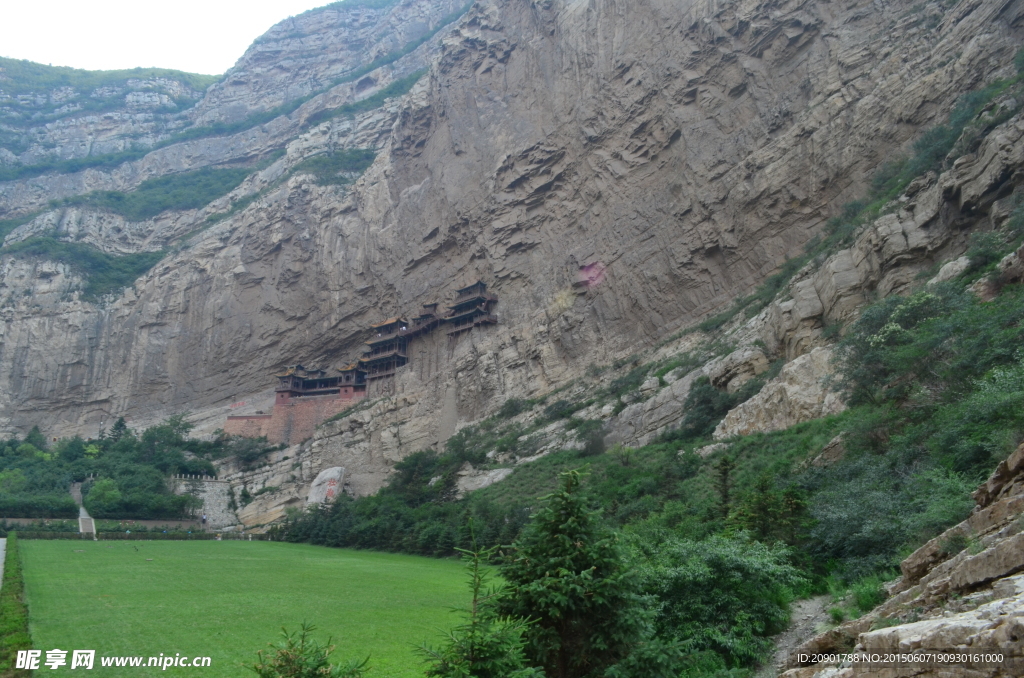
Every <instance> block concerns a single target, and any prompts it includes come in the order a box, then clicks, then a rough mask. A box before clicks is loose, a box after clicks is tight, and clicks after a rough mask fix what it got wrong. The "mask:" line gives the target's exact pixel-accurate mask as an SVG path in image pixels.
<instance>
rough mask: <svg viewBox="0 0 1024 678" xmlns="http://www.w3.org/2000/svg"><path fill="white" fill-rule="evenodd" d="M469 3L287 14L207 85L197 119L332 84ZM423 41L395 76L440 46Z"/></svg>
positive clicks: (370, 81) (368, 78)
mask: <svg viewBox="0 0 1024 678" xmlns="http://www.w3.org/2000/svg"><path fill="white" fill-rule="evenodd" d="M378 4H379V3H378ZM465 5H466V2H464V1H463V0H401V1H400V2H391V3H385V6H384V7H373V6H367V5H366V4H362V3H359V2H336V3H332V4H330V5H327V6H326V7H321V8H319V9H315V10H310V11H308V12H304V13H302V14H300V15H298V16H295V17H290V18H288V19H286V20H285V21H282V22H281V23H279V24H277V25H275V26H274V27H273V28H271V29H270V30H269V31H267V32H266V33H265V34H263V35H262V36H260V38H259V39H257V40H256V41H255V42H254V43H253V44H252V46H251V47H250V48H249V49H248V50H247V51H246V53H245V54H244V55H242V58H241V59H239V60H238V63H236V64H235V66H234V67H233V68H231V70H229V71H228V72H227V73H226V74H225V76H224V79H223V80H221V81H220V82H218V83H217V84H215V85H213V86H212V87H211V88H210V90H209V91H208V92H207V93H206V96H205V97H204V98H203V100H202V101H201V102H200V103H199V105H198V106H197V107H196V110H195V112H194V115H195V119H196V121H197V123H199V124H209V123H211V122H234V121H236V120H241V119H243V118H245V117H246V116H247V115H250V114H252V113H260V112H263V111H266V110H268V109H272V108H274V107H276V106H280V105H282V104H286V103H288V102H290V101H292V100H294V99H298V98H301V97H305V96H308V95H310V94H313V93H315V92H318V91H321V90H325V89H328V88H330V87H331V86H332V85H333V84H335V81H337V80H339V79H342V78H345V77H346V76H351V75H353V74H354V73H355V71H356V70H357V69H359V68H360V67H361V66H364V65H366V64H370V63H372V62H374V61H377V60H383V59H385V58H387V57H388V56H391V55H397V54H400V53H401V52H403V51H404V50H406V49H408V48H409V47H411V46H414V45H415V43H417V42H418V41H420V40H422V39H423V38H425V37H426V36H428V35H430V34H431V33H432V32H433V31H435V30H437V29H438V28H439V27H440V25H441V22H443V21H446V20H449V19H450V18H451V15H453V14H454V13H456V12H457V11H458V10H460V9H462V8H463V7H464V6H465ZM426 47H427V49H426V50H418V51H417V53H416V54H411V55H410V56H409V57H407V58H404V59H400V60H399V61H398V62H396V65H395V66H394V69H393V70H394V72H395V73H396V74H397V75H398V77H401V76H403V75H408V74H409V73H411V72H412V71H415V70H416V69H417V68H422V67H423V66H424V65H425V62H426V60H425V59H424V56H425V55H431V56H432V55H433V53H434V52H436V45H435V44H434V43H430V44H429V45H426ZM409 51H410V52H412V50H409ZM379 80H380V74H375V73H372V72H368V73H366V74H365V75H364V76H363V77H361V78H359V79H358V81H357V82H356V84H355V90H356V92H364V91H366V90H370V89H372V88H373V87H374V86H375V85H376V84H377V83H378V81H379Z"/></svg>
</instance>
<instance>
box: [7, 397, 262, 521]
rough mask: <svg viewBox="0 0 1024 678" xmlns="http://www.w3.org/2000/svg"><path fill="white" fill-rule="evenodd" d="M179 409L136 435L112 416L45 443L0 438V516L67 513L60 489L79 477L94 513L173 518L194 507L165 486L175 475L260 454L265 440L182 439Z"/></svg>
mask: <svg viewBox="0 0 1024 678" xmlns="http://www.w3.org/2000/svg"><path fill="white" fill-rule="evenodd" d="M190 430H191V425H190V424H189V423H188V422H186V421H185V418H184V416H183V415H176V416H174V417H171V418H170V419H168V420H167V421H166V422H164V423H162V424H159V425H156V426H151V427H150V428H147V429H146V430H144V431H142V432H141V433H137V432H135V431H133V430H131V429H130V428H128V426H127V424H126V423H125V421H124V419H119V420H118V421H117V422H115V424H114V425H113V426H112V427H111V429H110V430H109V431H103V432H101V433H100V436H99V437H98V438H96V439H94V440H92V439H91V440H83V439H82V438H79V437H75V438H63V439H61V440H59V441H57V442H55V443H52V444H50V443H48V442H47V440H46V438H45V437H44V436H43V435H42V434H41V433H40V432H39V429H38V428H34V429H33V430H32V431H31V432H30V433H29V434H28V435H27V436H26V437H25V438H24V439H18V438H10V439H8V440H6V441H4V442H2V443H0V516H3V517H5V518H75V517H77V516H78V508H77V507H76V505H75V503H74V501H73V500H72V499H71V496H70V494H68V490H69V487H70V486H71V483H73V482H83V481H84V484H83V486H82V495H83V497H84V502H85V505H86V508H87V509H88V510H89V513H90V514H91V515H92V516H93V517H94V518H112V519H119V518H126V519H136V520H138V519H171V520H173V519H178V518H182V517H186V516H188V515H190V514H191V513H193V512H194V511H195V510H197V509H198V504H197V503H196V500H195V498H194V497H192V496H190V495H189V494H187V493H186V494H185V495H175V494H172V493H171V492H170V490H169V489H168V485H167V479H168V478H169V477H170V476H171V475H175V474H192V475H204V474H205V475H214V474H215V472H214V468H213V465H212V464H211V460H212V459H218V458H221V457H224V456H228V455H239V456H248V457H251V458H252V460H253V461H256V460H258V459H259V458H260V457H261V456H262V455H265V454H266V453H267V452H269V451H270V450H271V449H275V448H273V447H272V446H270V445H268V444H266V441H261V440H250V439H240V438H232V437H220V438H217V439H215V440H213V441H199V440H193V439H190V438H189V437H188V433H189V431H190Z"/></svg>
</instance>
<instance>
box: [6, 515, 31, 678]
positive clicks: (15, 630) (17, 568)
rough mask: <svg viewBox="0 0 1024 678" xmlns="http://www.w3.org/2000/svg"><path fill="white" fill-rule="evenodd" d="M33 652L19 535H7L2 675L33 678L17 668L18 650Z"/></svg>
mask: <svg viewBox="0 0 1024 678" xmlns="http://www.w3.org/2000/svg"><path fill="white" fill-rule="evenodd" d="M30 649H32V637H31V636H30V635H29V628H28V606H27V605H26V604H25V580H24V577H23V575H22V571H21V553H20V547H19V545H18V535H17V533H16V532H11V533H9V534H8V535H7V554H6V556H5V557H4V578H3V583H2V585H0V673H2V674H3V675H4V676H10V677H11V678H22V677H23V676H24V677H27V676H31V675H32V672H31V671H28V670H24V669H16V668H14V666H15V660H16V659H17V656H18V650H30Z"/></svg>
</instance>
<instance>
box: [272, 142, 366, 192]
mask: <svg viewBox="0 0 1024 678" xmlns="http://www.w3.org/2000/svg"><path fill="white" fill-rule="evenodd" d="M376 157H377V152H376V151H374V150H373V149H372V148H349V149H344V150H340V151H333V152H329V153H323V154H321V155H314V156H313V157H311V158H306V159H305V160H303V161H302V162H300V163H298V164H296V165H295V166H294V167H293V168H292V172H294V173H295V174H302V173H307V174H312V175H313V176H314V177H316V181H317V183H318V184H321V185H329V184H345V183H348V182H349V181H350V180H351V179H350V177H351V176H352V175H354V174H358V173H361V172H363V171H365V170H366V168H367V167H369V166H370V165H372V164H373V160H374V158H376Z"/></svg>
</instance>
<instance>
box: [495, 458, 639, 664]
mask: <svg viewBox="0 0 1024 678" xmlns="http://www.w3.org/2000/svg"><path fill="white" fill-rule="evenodd" d="M501 574H502V576H503V577H504V578H505V580H506V581H507V582H508V583H509V586H510V588H509V592H508V595H506V596H505V597H504V598H502V600H501V601H500V604H499V610H500V611H501V612H502V613H504V614H506V615H510V616H514V617H519V618H525V619H530V620H531V622H532V623H531V624H530V626H529V627H528V628H527V629H526V638H527V640H528V645H527V654H528V656H529V657H530V659H531V660H532V662H533V664H534V665H537V666H542V667H543V668H544V671H545V673H546V675H548V676H549V677H550V678H582V677H584V676H599V675H602V674H603V673H604V672H605V671H606V670H607V669H608V668H609V667H611V666H613V665H615V664H617V663H619V662H621V661H622V660H624V659H626V658H627V657H628V656H629V654H630V651H631V650H632V649H633V648H634V647H635V646H637V645H638V644H642V643H644V642H645V641H646V640H647V639H648V636H649V631H650V626H649V624H648V617H647V614H646V610H645V609H644V606H643V603H642V598H641V597H640V596H639V594H638V589H637V585H636V580H635V578H634V577H633V575H632V573H631V572H630V571H629V570H628V568H627V567H626V564H625V559H624V555H623V552H622V550H621V548H620V546H619V544H618V542H617V540H616V538H615V535H614V534H613V533H612V532H611V531H610V530H608V529H607V528H606V527H604V526H603V525H602V524H601V523H600V522H599V520H598V518H597V516H596V515H595V514H594V513H593V512H591V511H589V510H587V508H586V506H585V505H584V500H583V497H582V495H581V491H580V473H579V472H578V471H570V472H568V473H564V474H562V476H561V489H560V490H559V491H558V492H556V493H555V494H553V495H551V496H550V497H549V498H548V500H547V506H546V507H545V508H544V509H542V510H541V511H539V512H538V513H537V515H536V516H534V518H533V520H532V521H531V522H530V524H529V525H528V526H527V527H526V529H525V530H524V531H523V533H522V535H521V537H520V538H519V539H518V540H517V541H516V543H515V544H513V545H512V552H511V553H510V554H509V555H508V557H507V559H506V562H505V563H504V564H503V565H502V567H501ZM649 675H650V674H649Z"/></svg>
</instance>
